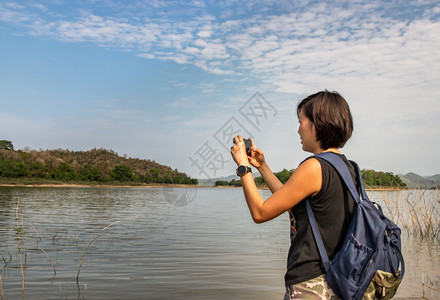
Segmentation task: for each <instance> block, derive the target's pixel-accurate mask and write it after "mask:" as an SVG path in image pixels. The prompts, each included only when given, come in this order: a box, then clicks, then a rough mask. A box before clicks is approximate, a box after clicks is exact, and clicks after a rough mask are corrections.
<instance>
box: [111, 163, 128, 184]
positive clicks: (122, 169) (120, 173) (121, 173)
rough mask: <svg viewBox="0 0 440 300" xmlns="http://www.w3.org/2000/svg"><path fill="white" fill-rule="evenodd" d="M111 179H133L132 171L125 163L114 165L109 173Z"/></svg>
mask: <svg viewBox="0 0 440 300" xmlns="http://www.w3.org/2000/svg"><path fill="white" fill-rule="evenodd" d="M110 177H111V179H113V180H117V181H131V180H133V177H134V176H133V171H132V170H131V168H130V167H129V166H127V165H119V166H116V167H115V168H114V169H113V171H112V173H111V174H110Z"/></svg>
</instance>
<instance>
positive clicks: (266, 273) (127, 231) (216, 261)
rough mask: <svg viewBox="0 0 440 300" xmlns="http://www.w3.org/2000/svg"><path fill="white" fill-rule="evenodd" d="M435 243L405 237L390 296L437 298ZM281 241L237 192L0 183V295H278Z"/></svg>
mask: <svg viewBox="0 0 440 300" xmlns="http://www.w3.org/2000/svg"><path fill="white" fill-rule="evenodd" d="M436 192H437V193H438V191H436ZM261 193H262V194H263V197H268V196H269V192H268V191H265V190H262V191H261ZM394 193H396V192H394ZM399 193H411V192H410V191H402V192H399ZM429 193H431V192H427V195H429ZM432 193H435V191H434V192H432ZM369 194H370V192H369ZM384 195H388V196H386V197H395V196H393V194H392V193H388V194H387V192H371V194H370V197H371V198H372V199H375V200H377V201H379V202H380V201H381V199H386V197H384ZM400 196H401V195H400ZM400 196H399V197H400ZM439 244H440V243H439V241H438V240H436V241H434V240H432V239H420V238H413V237H411V236H407V235H404V238H403V251H404V256H405V260H406V274H405V278H404V280H403V282H402V285H401V287H400V290H399V292H398V294H397V296H396V299H398V298H401V299H406V298H421V297H422V296H425V297H426V298H428V299H437V298H438V295H439V290H440V245H439ZM288 247H289V222H288V216H287V214H284V215H282V216H280V217H279V218H277V219H275V220H272V221H270V222H268V223H265V224H258V225H257V224H254V223H253V221H252V219H251V217H250V214H249V211H248V209H247V206H246V203H245V200H244V197H243V192H242V190H241V189H228V188H199V189H187V188H108V187H106V188H99V187H91V188H79V187H75V188H62V187H57V188H44V187H38V188H33V187H26V188H18V187H1V188H0V254H1V262H2V264H1V266H2V267H1V281H0V282H1V288H2V293H3V297H4V299H21V298H24V299H282V297H283V295H284V281H283V278H284V272H285V265H286V255H287V251H288ZM81 259H82V260H81ZM78 271H79V277H78V281H77V279H76V278H77V275H78ZM22 272H23V273H22ZM22 274H23V277H22ZM22 278H23V280H22ZM23 284H24V287H23Z"/></svg>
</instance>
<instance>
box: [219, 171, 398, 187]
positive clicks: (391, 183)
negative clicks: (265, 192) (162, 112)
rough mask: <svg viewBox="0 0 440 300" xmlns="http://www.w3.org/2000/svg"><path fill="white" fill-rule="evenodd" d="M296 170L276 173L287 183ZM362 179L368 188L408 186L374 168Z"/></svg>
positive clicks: (258, 182) (236, 182)
mask: <svg viewBox="0 0 440 300" xmlns="http://www.w3.org/2000/svg"><path fill="white" fill-rule="evenodd" d="M294 171H295V170H286V169H283V170H282V171H280V172H276V173H274V174H275V176H276V177H277V178H278V179H279V180H280V181H281V182H282V183H286V181H287V180H288V179H289V178H290V176H291V175H292V173H293V172H294ZM361 175H362V181H363V182H364V185H365V187H367V188H406V184H405V183H404V182H402V180H401V179H400V177H399V176H397V175H394V174H393V173H391V172H377V171H373V170H362V171H361ZM255 183H256V185H257V186H260V187H261V186H264V185H265V183H264V180H263V178H262V177H261V176H260V177H256V178H255ZM215 185H216V186H242V184H241V180H237V179H233V180H231V181H229V182H228V181H226V180H219V181H216V182H215Z"/></svg>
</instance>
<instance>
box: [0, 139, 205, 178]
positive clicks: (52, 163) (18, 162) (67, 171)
mask: <svg viewBox="0 0 440 300" xmlns="http://www.w3.org/2000/svg"><path fill="white" fill-rule="evenodd" d="M0 180H1V181H2V182H23V181H27V182H31V181H32V180H34V181H36V182H43V183H44V182H47V181H50V182H53V181H55V182H72V183H91V182H93V183H102V184H120V183H122V182H123V183H124V184H150V183H166V184H197V183H198V181H197V179H194V178H190V177H189V176H187V175H186V174H185V173H181V172H179V171H177V170H176V169H172V168H170V167H168V166H165V165H161V164H159V163H157V162H155V161H151V160H145V159H137V158H127V157H121V156H119V155H118V154H117V153H115V152H114V151H112V150H106V149H92V150H89V151H69V150H63V149H56V150H40V151H36V150H29V151H23V150H17V151H16V150H13V149H5V148H3V149H0Z"/></svg>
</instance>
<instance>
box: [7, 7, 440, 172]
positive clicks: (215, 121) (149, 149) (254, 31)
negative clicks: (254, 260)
mask: <svg viewBox="0 0 440 300" xmlns="http://www.w3.org/2000/svg"><path fill="white" fill-rule="evenodd" d="M326 2H327V1H307V0H299V1H282V0H281V1H268V0H264V1H238V0H229V1H222V2H220V1H212V0H209V1H208V0H207V1H172V0H171V1H161V0H153V1H146V0H145V1H143V0H137V1H122V0H119V1H118V0H106V1H104V0H102V1H101V0H82V1H79V0H78V1H67V0H66V1H65V0H47V1H31V0H21V1H8V0H6V1H2V2H1V3H0V139H7V140H11V141H12V142H13V143H14V146H15V148H16V149H24V148H25V147H28V148H27V149H36V150H39V149H56V148H62V149H69V150H89V149H92V148H106V149H112V150H114V151H116V152H117V153H119V154H120V155H127V156H128V157H137V158H145V159H152V160H155V161H157V162H159V163H163V164H165V165H169V166H171V167H173V168H177V169H178V170H180V171H183V172H186V173H187V174H189V175H191V176H192V177H197V178H209V177H217V176H223V175H229V174H233V173H234V170H235V166H234V165H233V164H232V161H231V158H230V155H229V152H228V150H227V147H229V144H230V142H229V135H231V134H233V133H235V132H237V131H241V132H243V133H244V134H243V135H249V136H252V137H253V138H254V140H255V142H256V144H257V146H259V147H260V148H261V149H262V150H263V151H265V153H266V159H267V161H268V162H269V164H270V165H271V167H272V169H273V170H275V171H278V170H281V169H283V168H287V169H291V168H295V167H296V166H297V165H298V164H299V163H300V162H301V161H302V160H303V159H304V158H305V157H306V156H307V153H304V152H302V150H301V145H300V142H299V138H298V135H297V133H296V132H297V127H298V122H297V118H296V113H295V106H296V104H297V103H298V101H300V100H301V99H302V98H304V97H305V96H307V95H309V94H312V93H315V92H317V91H319V90H323V89H328V90H336V91H338V92H340V93H341V94H342V95H343V96H344V97H345V98H346V99H347V101H348V102H349V104H350V107H351V110H352V113H353V116H354V122H355V131H354V134H353V137H352V139H351V140H350V141H349V142H348V143H347V145H346V146H345V147H344V149H343V152H344V153H346V154H347V155H348V156H349V157H350V158H351V159H353V160H356V161H357V162H358V163H359V164H360V165H361V167H363V168H368V169H375V170H378V171H390V172H394V173H396V174H397V173H403V174H405V173H407V172H410V171H412V172H416V173H418V174H421V175H433V174H437V173H440V158H439V155H438V150H439V149H440V139H439V138H438V132H439V129H440V102H439V101H440V92H439V91H438V85H439V83H440V34H439V32H440V2H439V1H424V0H418V1H334V2H332V3H330V2H328V3H326ZM226 140H228V142H226Z"/></svg>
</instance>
